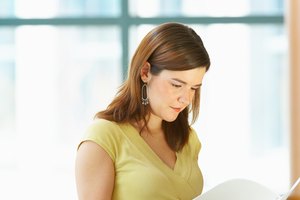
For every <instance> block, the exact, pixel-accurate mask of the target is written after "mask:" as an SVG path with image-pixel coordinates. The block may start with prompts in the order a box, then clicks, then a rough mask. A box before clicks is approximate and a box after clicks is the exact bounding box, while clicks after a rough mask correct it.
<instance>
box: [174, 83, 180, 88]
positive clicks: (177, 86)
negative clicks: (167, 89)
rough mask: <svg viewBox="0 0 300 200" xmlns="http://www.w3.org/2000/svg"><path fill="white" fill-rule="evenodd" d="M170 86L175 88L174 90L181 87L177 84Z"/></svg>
mask: <svg viewBox="0 0 300 200" xmlns="http://www.w3.org/2000/svg"><path fill="white" fill-rule="evenodd" d="M172 86H173V87H176V88H180V87H181V85H177V84H174V83H172Z"/></svg>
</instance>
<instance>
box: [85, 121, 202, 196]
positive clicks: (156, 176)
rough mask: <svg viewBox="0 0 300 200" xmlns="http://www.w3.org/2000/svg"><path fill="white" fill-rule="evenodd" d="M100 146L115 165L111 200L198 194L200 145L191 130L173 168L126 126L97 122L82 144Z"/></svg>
mask: <svg viewBox="0 0 300 200" xmlns="http://www.w3.org/2000/svg"><path fill="white" fill-rule="evenodd" d="M86 140H91V141H94V142H95V143H97V144H98V145H100V146H101V147H102V148H103V149H104V150H105V151H106V152H107V153H108V154H109V156H110V157H111V159H112V160H113V162H114V165H115V171H116V177H115V185H114V191H113V197H112V199H113V200H121V199H122V200H124V199H128V200H154V199H155V200H175V199H182V200H191V199H193V198H195V197H196V196H198V195H199V194H200V193H201V192H202V188H203V177H202V174H201V171H200V169H199V167H198V154H199V151H200V148H201V144H200V142H199V140H198V137H197V135H196V133H195V131H194V130H192V131H191V133H190V137H189V141H188V144H187V145H185V146H184V148H183V149H182V150H181V151H180V152H177V153H176V156H177V160H176V164H175V167H174V169H171V168H170V167H168V166H167V165H166V164H165V163H164V162H163V161H162V160H161V159H160V158H159V157H158V156H157V154H156V153H154V151H153V150H152V149H151V148H150V146H149V145H148V144H147V143H146V142H145V141H144V140H143V139H142V137H140V135H139V132H138V131H137V130H136V129H135V128H134V127H133V126H132V125H131V124H129V123H124V124H118V123H115V122H111V121H107V120H104V119H97V120H95V122H94V123H93V124H92V125H91V126H90V127H89V128H88V130H87V132H86V135H85V137H84V138H83V141H86Z"/></svg>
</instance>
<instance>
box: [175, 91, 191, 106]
mask: <svg viewBox="0 0 300 200" xmlns="http://www.w3.org/2000/svg"><path fill="white" fill-rule="evenodd" d="M192 96H193V94H192V93H191V92H190V91H184V92H183V93H182V94H181V95H180V97H179V98H178V102H179V103H182V104H186V105H188V104H190V102H191V99H192Z"/></svg>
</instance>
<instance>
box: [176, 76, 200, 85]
mask: <svg viewBox="0 0 300 200" xmlns="http://www.w3.org/2000/svg"><path fill="white" fill-rule="evenodd" d="M172 80H174V81H178V82H180V83H182V84H185V85H187V82H185V81H183V80H180V79H177V78H172ZM195 86H196V87H201V86H202V83H200V84H196V85H193V87H195Z"/></svg>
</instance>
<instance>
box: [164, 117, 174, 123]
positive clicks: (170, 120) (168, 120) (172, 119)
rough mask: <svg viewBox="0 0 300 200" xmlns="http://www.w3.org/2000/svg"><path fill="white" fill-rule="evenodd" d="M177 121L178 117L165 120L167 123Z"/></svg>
mask: <svg viewBox="0 0 300 200" xmlns="http://www.w3.org/2000/svg"><path fill="white" fill-rule="evenodd" d="M176 119H177V116H176V117H168V118H164V120H165V121H166V122H174V121H175V120H176Z"/></svg>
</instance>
